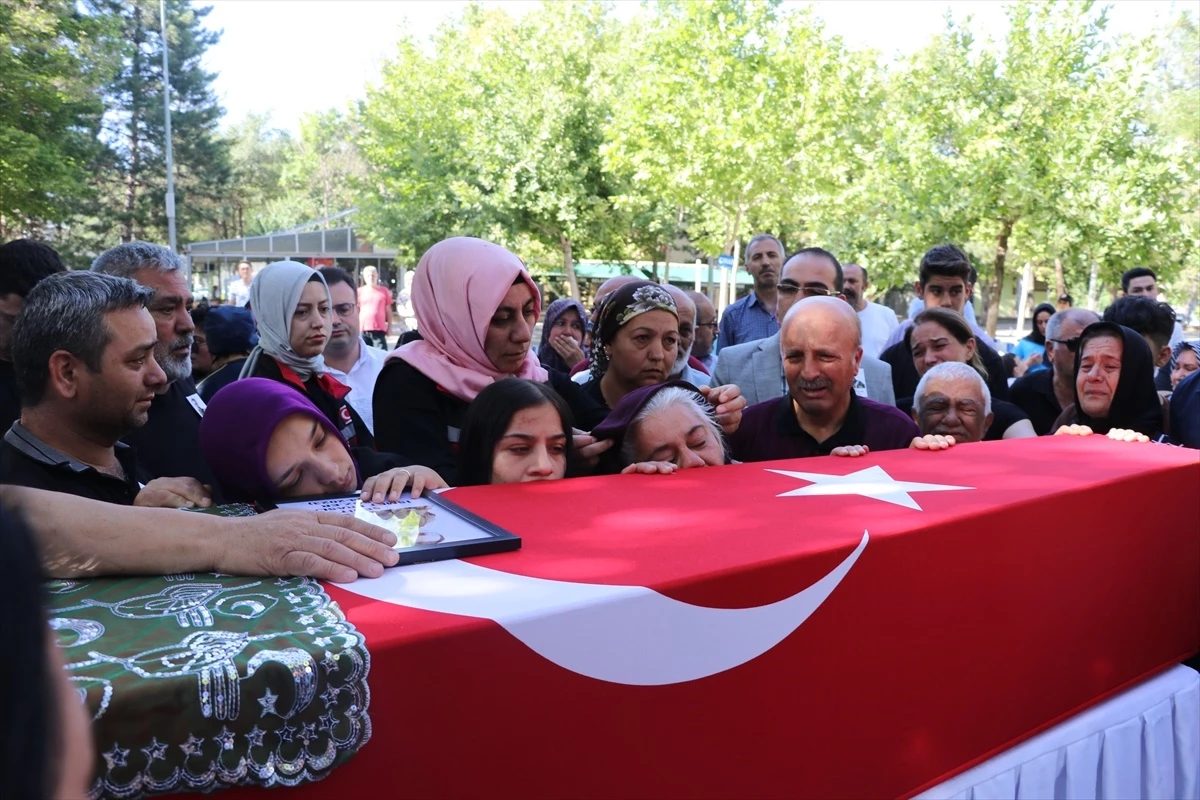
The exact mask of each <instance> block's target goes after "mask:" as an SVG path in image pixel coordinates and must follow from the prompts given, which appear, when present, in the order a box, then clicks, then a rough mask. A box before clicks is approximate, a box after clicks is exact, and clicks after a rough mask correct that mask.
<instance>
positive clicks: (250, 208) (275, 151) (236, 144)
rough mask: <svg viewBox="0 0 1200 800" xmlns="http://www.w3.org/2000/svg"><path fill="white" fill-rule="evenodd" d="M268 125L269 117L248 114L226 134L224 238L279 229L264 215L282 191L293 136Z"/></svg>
mask: <svg viewBox="0 0 1200 800" xmlns="http://www.w3.org/2000/svg"><path fill="white" fill-rule="evenodd" d="M269 126H270V119H269V117H268V116H266V115H261V114H248V115H247V116H246V118H245V119H243V120H242V121H241V122H239V123H238V124H236V125H234V126H233V127H232V128H230V130H229V132H228V134H227V138H228V141H229V160H230V170H231V177H230V186H229V192H228V194H227V195H226V209H225V212H224V213H223V215H222V220H223V223H222V230H221V234H220V236H221V238H222V239H229V238H235V237H240V236H247V235H249V236H254V235H257V234H262V233H269V232H271V231H272V230H278V228H273V227H270V225H271V223H270V222H269V221H265V220H264V214H265V209H266V207H267V206H268V204H270V203H271V202H272V201H274V200H275V199H276V198H277V197H278V196H279V195H280V193H281V192H282V188H281V183H282V180H281V179H282V175H283V170H284V169H285V167H286V166H287V160H288V150H289V147H290V146H291V136H289V135H288V133H287V131H283V130H279V129H278V128H271V127H269ZM299 221H301V220H295V221H294V222H293V223H292V224H295V222H299ZM281 227H286V225H284V226H281Z"/></svg>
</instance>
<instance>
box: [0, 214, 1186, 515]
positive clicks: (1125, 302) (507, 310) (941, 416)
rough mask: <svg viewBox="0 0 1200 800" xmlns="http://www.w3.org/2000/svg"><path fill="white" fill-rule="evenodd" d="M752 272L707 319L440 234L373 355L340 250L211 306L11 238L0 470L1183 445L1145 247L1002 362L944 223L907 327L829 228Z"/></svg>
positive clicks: (1178, 377)
mask: <svg viewBox="0 0 1200 800" xmlns="http://www.w3.org/2000/svg"><path fill="white" fill-rule="evenodd" d="M746 266H747V268H748V270H749V271H750V273H751V274H752V276H753V278H754V289H753V291H752V292H750V293H749V294H747V295H746V296H745V297H744V298H742V299H741V300H738V301H737V302H735V303H733V304H731V305H730V306H729V308H728V309H726V311H725V313H724V315H723V316H722V318H721V319H720V321H719V323H718V320H717V318H716V312H715V310H714V308H713V306H712V303H711V302H710V301H709V299H708V298H707V297H706V296H705V295H703V294H701V293H699V292H686V291H683V290H682V289H679V288H677V287H675V286H672V285H669V284H668V285H660V284H657V283H654V282H651V281H647V280H638V279H636V278H634V277H632V276H628V277H617V278H613V279H610V280H608V281H606V282H605V283H604V284H602V285H601V286H600V287H599V288H598V290H597V291H596V295H595V298H594V304H593V306H592V308H591V310H590V311H589V310H588V309H586V308H585V307H584V306H583V305H582V304H581V303H579V302H577V301H575V300H572V299H569V298H564V299H559V300H555V301H554V302H552V303H550V304H549V306H548V307H547V308H545V309H543V307H542V302H543V301H542V292H541V290H540V289H539V287H538V285H537V284H536V283H535V282H534V280H533V278H532V277H531V276H530V273H529V271H528V270H527V269H526V267H525V265H524V263H523V262H522V261H521V259H520V258H519V257H517V256H516V255H515V254H513V253H511V252H509V251H508V250H506V249H504V248H503V247H500V246H499V245H496V244H493V243H491V242H487V241H484V240H481V239H472V238H452V239H447V240H444V241H442V242H439V243H438V244H436V245H434V246H433V247H432V248H430V249H429V251H428V252H426V253H425V255H424V256H423V257H422V258H421V260H420V263H419V264H418V265H417V268H416V271H415V274H414V276H413V281H412V288H411V302H412V308H413V313H414V314H415V317H416V320H417V330H416V331H414V332H411V333H406V334H405V335H403V336H402V337H401V342H400V344H399V346H398V347H397V348H396V349H394V350H392V351H390V352H387V351H386V350H384V349H382V348H381V347H380V346H379V345H383V347H386V338H385V337H386V331H387V330H388V328H390V323H391V320H392V316H391V306H392V298H391V295H390V293H388V292H387V290H386V288H384V287H381V286H379V283H378V281H379V278H378V274H377V273H376V271H375V270H374V269H373V268H372V269H369V270H367V271H366V274H364V276H363V277H364V283H363V285H362V286H359V285H358V282H357V281H356V279H355V278H353V277H352V276H350V275H349V274H348V273H346V272H345V271H343V270H341V269H339V268H336V267H326V268H322V269H313V268H311V267H309V266H307V265H305V264H301V263H299V262H296V261H279V262H276V263H272V264H269V265H267V266H265V267H263V268H261V269H260V270H259V271H258V273H257V274H253V273H252V270H251V266H250V264H248V263H242V264H241V265H239V276H238V278H237V279H235V280H234V281H233V285H232V286H231V287H230V290H229V294H230V296H231V298H233V301H234V302H233V303H230V304H227V305H215V306H208V305H207V304H203V305H196V304H195V303H194V302H193V297H192V293H191V290H190V288H189V281H188V274H187V271H186V269H185V268H184V264H183V262H182V261H181V259H180V258H179V257H178V256H176V255H175V254H174V253H172V252H171V251H170V250H168V249H166V248H164V247H160V246H157V245H154V244H150V243H146V242H132V243H128V244H122V245H119V246H117V247H114V248H112V249H110V250H107V251H105V252H104V253H102V254H101V255H100V256H99V257H98V258H96V259H95V261H94V262H93V263H92V265H91V269H90V270H68V269H66V268H65V267H64V265H63V264H62V262H61V261H60V259H59V258H58V256H57V254H56V253H55V252H54V251H53V250H52V249H50V248H49V247H47V246H46V245H44V244H40V243H36V242H32V241H27V240H17V241H13V242H10V243H8V244H6V245H4V246H3V247H2V248H0V298H2V301H3V306H0V312H2V313H0V417H2V418H0V425H2V426H3V428H4V429H5V430H6V431H7V432H6V433H5V434H4V438H3V441H2V442H0V483H2V484H4V485H7V486H24V487H31V488H35V489H40V490H47V491H53V492H60V493H66V494H71V495H76V496H79V497H83V498H88V499H91V500H97V501H102V502H106V503H112V504H120V505H128V506H152V507H153V506H157V507H166V508H180V507H183V508H203V507H208V506H210V505H214V504H219V503H228V502H244V503H251V504H255V505H257V506H259V507H260V508H270V507H271V506H272V504H274V503H276V502H279V501H281V500H284V499H288V498H297V497H310V496H314V495H327V494H338V493H347V492H353V491H359V492H361V493H362V497H363V498H364V499H370V500H374V501H377V502H378V501H382V500H385V499H396V498H398V497H399V495H400V493H401V492H402V491H404V490H405V489H408V490H410V491H411V492H412V493H413V494H415V495H419V494H420V493H421V492H423V491H429V490H432V489H437V488H442V487H446V486H463V485H474V484H487V483H512V482H520V481H531V480H556V479H561V478H568V477H572V476H576V475H584V474H605V473H620V472H643V473H671V472H674V471H676V470H680V469H688V468H692V467H706V466H720V465H723V464H729V463H736V462H753V461H766V460H770V459H780V458H797V457H806V456H815V455H829V454H833V455H842V456H859V455H862V454H864V453H867V452H870V451H879V450H891V449H899V448H910V447H911V448H918V449H925V450H939V449H945V448H947V447H951V446H954V445H956V444H961V443H964V442H978V441H989V440H996V439H1015V438H1023V437H1033V436H1042V435H1047V434H1075V435H1081V434H1082V435H1086V434H1106V435H1108V436H1110V437H1113V438H1120V439H1125V440H1130V441H1154V442H1159V443H1179V444H1185V445H1189V446H1193V447H1194V446H1197V444H1198V443H1197V441H1196V435H1197V434H1196V428H1197V419H1196V418H1197V417H1198V416H1200V413H1198V411H1197V399H1196V395H1197V392H1196V381H1197V379H1196V378H1195V377H1194V375H1195V373H1196V372H1197V367H1198V366H1200V360H1198V359H1200V342H1197V341H1187V340H1185V339H1184V338H1183V334H1182V328H1181V326H1180V325H1179V323H1178V322H1177V321H1176V319H1175V315H1174V312H1173V311H1172V310H1171V307H1170V306H1168V305H1167V304H1165V303H1162V302H1159V301H1158V299H1157V293H1158V286H1157V280H1156V276H1155V274H1154V272H1153V271H1151V270H1149V269H1146V268H1136V269H1132V270H1130V271H1128V272H1127V273H1126V274H1125V275H1124V276H1123V278H1122V284H1123V290H1124V291H1123V296H1122V297H1120V299H1118V300H1116V301H1115V302H1113V303H1112V304H1111V305H1110V306H1109V307H1108V308H1106V309H1105V310H1104V312H1103V314H1096V313H1095V312H1092V311H1089V310H1086V309H1082V308H1075V307H1065V308H1062V309H1061V310H1056V309H1055V308H1054V307H1053V306H1051V305H1049V304H1042V305H1039V306H1038V307H1037V308H1036V309H1035V310H1034V314H1033V330H1032V332H1031V333H1030V334H1029V335H1028V336H1026V337H1025V338H1024V339H1022V340H1021V341H1020V342H1018V344H1017V346H1016V348H1015V349H1014V352H1013V353H1011V354H1006V356H1002V355H1001V354H1000V352H999V348H998V346H997V344H996V342H994V341H993V340H992V339H991V338H990V337H989V336H988V335H987V334H986V333H985V332H984V331H982V330H981V329H980V328H979V326H978V324H977V323H976V322H975V319H974V311H973V306H972V304H971V302H970V301H971V294H972V291H973V284H974V278H975V273H974V270H973V269H972V267H971V264H970V262H969V259H968V257H967V255H966V254H965V253H964V252H963V250H962V249H960V248H959V247H956V246H955V245H952V244H944V245H939V246H937V247H934V248H932V249H931V250H929V251H928V252H927V253H926V254H925V255H924V257H923V258H922V259H921V263H920V266H919V271H918V275H917V280H916V297H917V301H916V302H915V303H914V307H913V308H911V309H910V311H911V312H912V313H911V317H910V319H908V320H906V321H904V322H903V323H901V322H900V321H899V320H898V319H897V316H896V314H895V313H894V312H892V311H891V310H890V309H889V308H887V307H886V306H883V305H880V304H878V303H872V302H868V301H867V300H866V297H865V291H866V289H867V288H868V286H869V283H868V275H867V271H866V270H865V269H863V268H862V267H861V266H858V265H856V264H847V265H842V264H841V262H840V261H839V260H838V259H837V257H836V256H835V255H834V254H833V253H830V252H829V251H827V250H823V249H821V248H818V247H806V248H803V249H800V250H798V251H797V252H795V253H793V254H792V255H791V256H790V257H788V256H786V254H785V253H784V249H783V246H782V245H781V244H780V242H779V240H778V239H777V238H775V237H773V236H770V235H768V234H762V235H759V236H756V237H754V238H753V239H752V240H751V241H750V243H749V245H748V247H747V250H746ZM1063 305H1066V304H1063ZM381 308H383V309H386V310H387V314H386V319H383V320H380V321H375V320H376V319H378V318H379V312H380V310H381ZM539 320H541V321H542V325H541V331H540V343H538V344H537V345H536V346H535V343H534V337H535V333H536V331H537V326H538V322H539ZM380 329H382V330H380ZM364 331H367V332H368V333H369V334H370V336H369V337H368V336H365V335H364ZM718 346H719V349H718ZM1016 374H1019V375H1020V376H1021V377H1019V378H1015V380H1014V378H1013V376H1014V375H1016Z"/></svg>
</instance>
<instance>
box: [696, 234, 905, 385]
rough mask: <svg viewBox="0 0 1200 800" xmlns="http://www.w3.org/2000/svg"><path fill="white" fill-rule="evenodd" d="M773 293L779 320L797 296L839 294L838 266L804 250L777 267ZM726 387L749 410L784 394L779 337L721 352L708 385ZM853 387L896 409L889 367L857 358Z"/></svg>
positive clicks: (819, 253)
mask: <svg viewBox="0 0 1200 800" xmlns="http://www.w3.org/2000/svg"><path fill="white" fill-rule="evenodd" d="M778 292H779V303H778V306H777V308H776V312H775V313H776V314H777V315H778V318H779V319H783V318H784V316H786V315H787V312H788V309H790V308H791V307H792V306H793V305H795V303H796V300H797V299H799V298H800V297H801V296H803V297H815V296H818V295H830V294H833V295H840V294H841V293H842V265H841V264H840V263H838V260H837V258H836V257H835V256H834V255H833V253H830V252H829V251H827V250H822V249H821V248H819V247H806V248H804V249H803V250H800V251H798V252H797V253H796V254H795V255H793V256H792V257H791V258H790V259H788V262H787V263H786V264H784V265H783V272H781V273H780V275H779V286H778ZM842 299H845V298H842ZM727 383H733V384H736V385H737V386H738V387H739V388H741V390H742V396H743V397H745V398H746V402H747V403H748V404H750V405H754V404H755V403H761V402H764V401H766V400H774V399H775V398H777V397H782V396H783V395H785V394H787V381H786V380H785V379H784V377H783V355H782V353H781V352H780V350H779V334H778V333H777V334H775V335H774V336H768V337H767V338H766V339H759V340H758V341H757V342H746V343H745V344H736V345H733V346H732V347H723V348H721V353H720V356H719V357H718V358H717V368H716V370H714V371H713V385H715V386H722V385H724V384H727ZM854 388H855V391H856V392H858V393H859V394H860V395H862V394H865V395H866V396H867V397H869V398H870V399H872V400H874V401H875V402H877V403H886V404H887V405H895V404H896V395H895V393H894V391H893V390H892V368H891V367H890V366H889V365H888V364H886V363H884V362H883V361H880V360H879V359H877V358H869V357H867V356H863V359H862V364H861V365H860V366H859V371H858V376H857V377H855V379H854Z"/></svg>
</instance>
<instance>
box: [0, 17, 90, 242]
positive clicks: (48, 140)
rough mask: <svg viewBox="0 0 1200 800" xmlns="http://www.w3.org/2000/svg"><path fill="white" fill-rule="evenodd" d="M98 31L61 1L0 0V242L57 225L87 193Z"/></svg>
mask: <svg viewBox="0 0 1200 800" xmlns="http://www.w3.org/2000/svg"><path fill="white" fill-rule="evenodd" d="M103 32H104V27H103V24H102V23H101V22H100V21H97V20H92V19H89V18H88V17H86V16H83V15H81V14H79V13H78V12H77V11H76V10H75V6H74V3H71V2H66V0H62V1H60V2H43V3H38V4H32V3H27V2H22V0H0V238H2V237H6V236H8V235H10V234H19V233H23V232H28V231H30V230H33V229H37V228H39V227H40V224H41V223H43V222H54V221H58V220H61V219H63V218H64V217H65V216H67V215H68V214H69V213H70V212H71V210H72V209H73V208H74V207H75V205H76V204H78V203H80V202H82V201H83V200H84V198H86V197H87V195H88V194H89V188H88V183H87V182H88V167H89V165H90V164H91V162H92V161H93V160H94V159H95V158H96V155H97V152H98V147H97V146H96V144H95V136H96V132H97V130H98V128H99V125H100V116H101V114H102V113H103V110H104V107H103V105H102V104H101V103H100V101H99V99H98V97H97V91H98V89H99V86H100V85H101V83H102V82H103V80H104V78H105V68H106V66H107V64H106V62H105V59H104V58H103V55H104V54H103V53H102V52H100V53H97V52H96V50H95V48H94V47H93V45H92V42H93V41H94V38H95V37H96V36H97V35H98V34H102V33H103Z"/></svg>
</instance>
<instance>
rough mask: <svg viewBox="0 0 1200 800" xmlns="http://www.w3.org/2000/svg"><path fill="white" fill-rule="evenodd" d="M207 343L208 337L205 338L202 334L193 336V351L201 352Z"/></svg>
mask: <svg viewBox="0 0 1200 800" xmlns="http://www.w3.org/2000/svg"><path fill="white" fill-rule="evenodd" d="M207 344H208V339H205V338H203V337H200V336H193V337H192V352H193V353H199V352H200V348H202V347H204V346H205V345H207Z"/></svg>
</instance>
